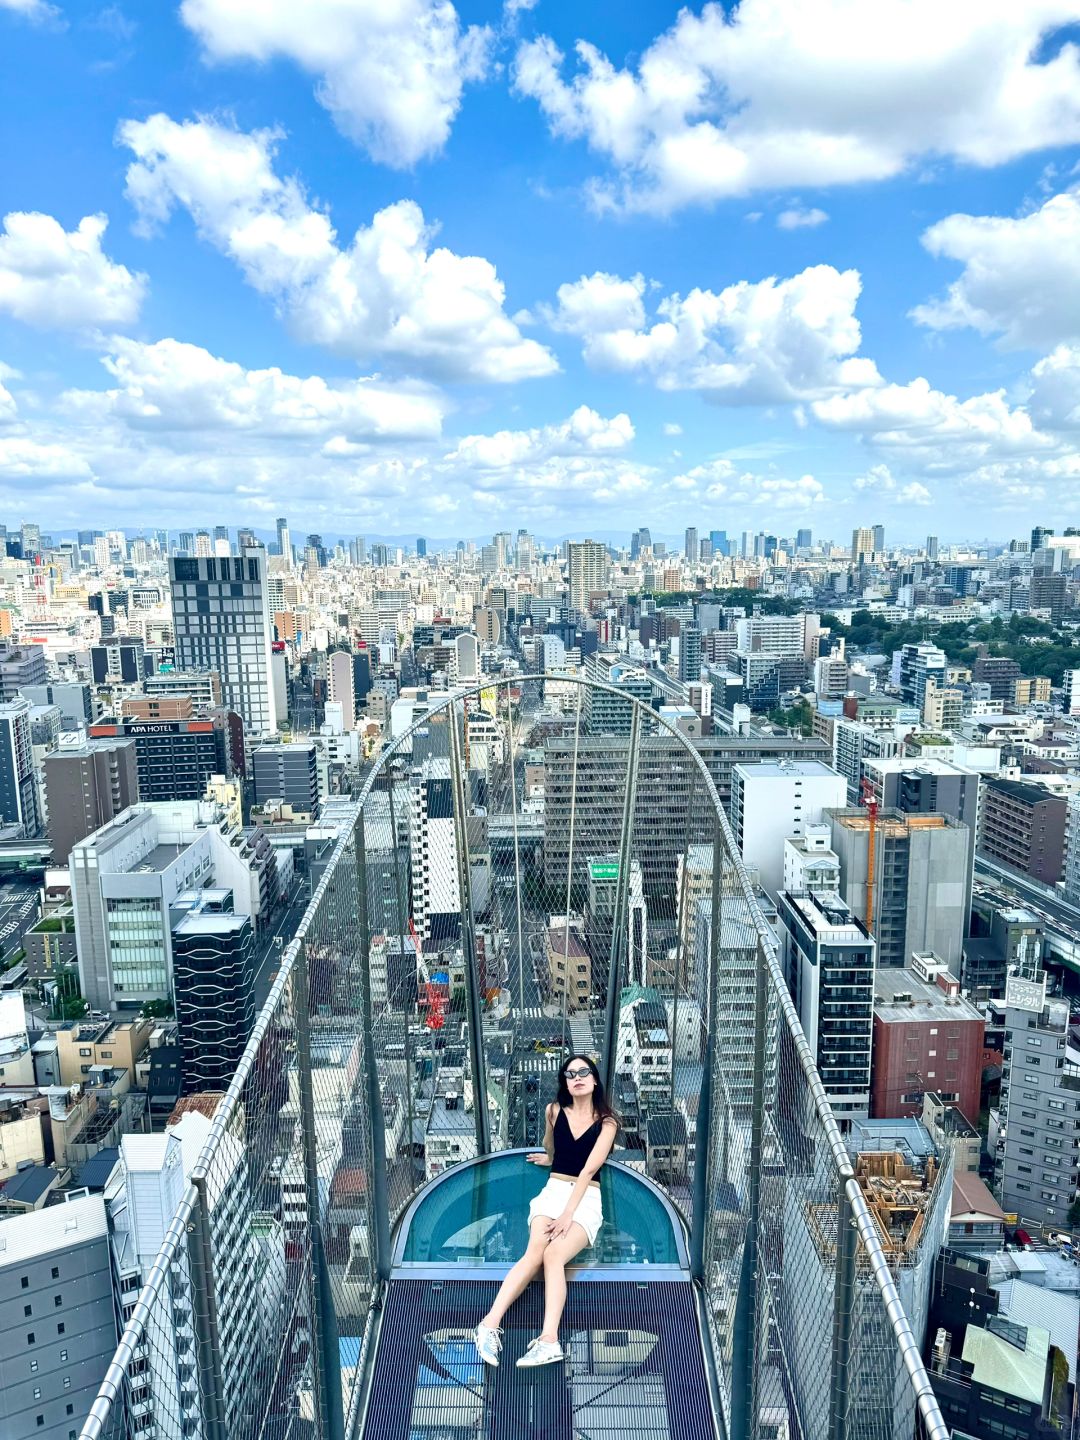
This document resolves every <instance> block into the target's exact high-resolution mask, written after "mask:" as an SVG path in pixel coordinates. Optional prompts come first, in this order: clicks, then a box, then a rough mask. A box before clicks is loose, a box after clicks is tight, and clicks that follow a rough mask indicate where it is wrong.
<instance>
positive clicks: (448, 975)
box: [82, 675, 948, 1440]
mask: <svg viewBox="0 0 1080 1440" xmlns="http://www.w3.org/2000/svg"><path fill="white" fill-rule="evenodd" d="M541 722H542V723H541ZM338 821H339V825H340V831H339V838H338V840H337V843H336V845H335V846H334V849H333V852H332V854H331V855H330V857H329V860H328V862H327V863H326V867H325V870H324V871H323V873H322V874H321V877H320V878H319V879H318V883H317V886H316V888H315V890H314V894H313V895H312V898H311V902H310V904H309V905H308V908H307V910H306V913H305V915H304V917H303V920H302V922H301V925H300V928H299V931H298V933H297V935H296V937H295V939H294V940H293V942H292V943H291V944H290V945H289V946H288V947H287V949H286V951H285V954H284V956H283V959H282V964H281V967H280V970H279V972H278V975H277V978H276V980H275V981H274V984H273V986H272V989H271V991H270V994H269V996H268V999H267V1001H266V1003H265V1005H264V1006H263V1008H262V1011H261V1012H260V1014H259V1015H258V1017H257V1020H256V1023H255V1028H254V1031H253V1033H252V1036H251V1038H250V1041H249V1043H248V1045H247V1048H246V1050H245V1052H244V1055H243V1058H242V1060H241V1063H240V1065H239V1067H238V1069H237V1072H236V1075H235V1077H234V1078H233V1081H232V1084H231V1085H230V1087H229V1090H228V1092H227V1094H226V1095H225V1097H224V1099H223V1100H222V1101H221V1102H220V1104H219V1105H218V1107H217V1109H216V1111H215V1112H214V1114H213V1118H212V1120H210V1121H209V1122H208V1123H207V1122H206V1121H203V1120H201V1118H196V1119H193V1118H192V1117H191V1116H188V1117H185V1120H184V1121H183V1122H182V1125H181V1128H182V1130H184V1134H183V1136H182V1140H183V1145H182V1147H181V1148H182V1149H186V1150H188V1152H189V1153H190V1147H191V1146H193V1145H195V1144H196V1142H198V1149H199V1153H198V1158H197V1160H196V1161H195V1163H194V1165H193V1166H190V1164H189V1153H186V1154H184V1155H183V1157H182V1163H183V1165H184V1166H185V1167H189V1175H188V1178H187V1180H186V1182H183V1183H179V1184H176V1185H174V1187H173V1192H172V1193H174V1194H175V1200H174V1203H173V1207H172V1208H173V1218H172V1221H171V1223H170V1224H169V1225H168V1226H167V1228H166V1229H165V1232H164V1234H163V1235H162V1236H161V1237H160V1240H159V1241H158V1243H157V1244H156V1245H154V1246H153V1247H152V1248H150V1249H149V1250H147V1244H146V1240H145V1237H146V1235H147V1234H153V1233H154V1232H153V1230H152V1227H151V1226H150V1223H149V1219H148V1217H147V1215H146V1214H145V1213H144V1211H143V1208H142V1207H144V1206H145V1205H146V1204H147V1203H148V1201H147V1195H146V1190H145V1186H144V1185H141V1184H140V1180H141V1178H142V1177H140V1176H136V1175H135V1173H134V1172H135V1169H136V1168H137V1164H138V1163H140V1162H139V1161H138V1157H137V1156H136V1155H135V1154H134V1152H132V1154H131V1155H129V1154H128V1153H127V1151H126V1149H125V1151H124V1152H122V1156H121V1162H120V1165H119V1166H118V1168H117V1171H116V1172H115V1173H114V1176H113V1179H112V1181H111V1182H110V1187H109V1191H108V1192H107V1200H108V1205H109V1209H110V1215H111V1223H112V1229H113V1236H114V1252H115V1256H116V1269H117V1279H118V1283H123V1278H122V1277H125V1276H126V1277H127V1284H128V1286H129V1287H130V1285H131V1284H132V1277H133V1276H134V1277H135V1278H136V1279H137V1280H138V1281H139V1282H141V1290H140V1293H139V1295H138V1300H137V1302H136V1303H135V1305H134V1307H133V1308H132V1309H131V1311H130V1313H127V1312H126V1311H125V1312H121V1320H122V1335H121V1339H120V1343H119V1346H118V1348H117V1351H116V1355H115V1358H114V1361H113V1363H112V1365H111V1366H110V1369H109V1371H108V1374H107V1375H106V1377H105V1380H104V1383H103V1384H102V1387H101V1391H100V1394H99V1396H98V1398H97V1400H96V1402H95V1404H94V1406H93V1408H92V1410H91V1412H90V1415H89V1417H88V1418H87V1420H86V1422H85V1424H84V1426H83V1430H82V1440H104V1437H107V1440H113V1437H116V1440H119V1437H125V1440H127V1437H133V1440H137V1437H143V1436H145V1437H148V1440H172V1437H178V1440H179V1437H185V1436H199V1437H206V1440H289V1437H291V1436H293V1435H296V1436H300V1435H301V1434H304V1435H305V1436H306V1435H309V1434H310V1433H312V1427H314V1433H316V1434H319V1435H323V1436H327V1437H335V1440H344V1437H346V1436H348V1437H349V1440H353V1436H354V1435H355V1433H356V1428H357V1423H358V1420H359V1417H360V1415H361V1412H362V1408H363V1397H364V1385H365V1377H366V1371H367V1366H368V1362H369V1360H370V1358H371V1347H372V1343H373V1342H372V1335H373V1330H374V1327H373V1325H372V1317H373V1314H374V1310H375V1307H376V1306H377V1305H378V1302H379V1298H380V1295H381V1292H382V1287H383V1285H384V1283H385V1281H386V1278H387V1276H388V1273H389V1267H390V1248H389V1241H390V1231H391V1228H392V1226H393V1225H394V1223H395V1221H396V1219H397V1218H398V1217H399V1216H400V1215H401V1213H402V1211H403V1210H404V1209H405V1207H406V1206H407V1205H408V1203H409V1202H410V1200H411V1199H412V1198H413V1197H414V1196H415V1194H416V1193H417V1191H418V1190H419V1189H420V1188H421V1187H422V1186H423V1185H424V1183H425V1182H426V1180H427V1179H428V1178H429V1177H431V1176H432V1175H434V1174H436V1173H439V1172H440V1171H441V1170H442V1169H444V1168H446V1167H447V1166H449V1165H452V1164H454V1163H456V1162H458V1161H461V1160H466V1159H469V1158H471V1157H472V1156H475V1155H477V1154H482V1153H485V1152H486V1151H489V1150H494V1149H499V1148H504V1147H513V1146H520V1145H531V1144H536V1143H538V1141H539V1139H540V1138H541V1126H542V1117H543V1113H544V1102H545V1101H546V1100H548V1099H551V1098H553V1097H554V1088H553V1087H554V1079H555V1072H556V1069H557V1066H558V1063H559V1062H560V1061H561V1059H562V1058H564V1056H565V1055H566V1054H567V1053H568V1052H574V1053H576V1052H577V1051H579V1050H584V1051H586V1052H588V1053H591V1054H595V1055H596V1056H597V1058H598V1060H599V1061H600V1063H601V1067H602V1071H603V1073H604V1074H605V1076H606V1078H607V1079H608V1081H609V1082H610V1085H611V1088H612V1091H613V1098H614V1100H615V1103H616V1106H617V1107H619V1108H620V1109H621V1111H622V1120H623V1142H622V1143H624V1144H625V1146H626V1149H627V1154H626V1156H625V1157H624V1158H625V1159H628V1160H629V1161H630V1162H631V1163H636V1164H639V1165H641V1166H643V1167H644V1168H645V1169H646V1170H647V1171H648V1173H650V1174H651V1175H652V1176H653V1178H654V1179H657V1180H658V1181H659V1182H660V1183H661V1184H663V1185H664V1187H665V1189H666V1190H667V1192H668V1194H669V1196H670V1197H671V1199H672V1201H673V1202H674V1203H675V1205H676V1206H677V1207H678V1208H679V1209H680V1210H681V1211H682V1213H683V1214H684V1215H685V1216H686V1218H687V1221H688V1224H689V1230H690V1255H691V1265H692V1269H693V1271H694V1273H695V1276H696V1278H697V1280H698V1282H699V1286H700V1292H701V1295H702V1299H703V1309H704V1312H705V1315H706V1317H707V1319H706V1331H707V1339H708V1341H709V1344H710V1345H711V1350H712V1355H713V1359H714V1362H715V1371H716V1395H717V1398H718V1408H719V1410H720V1412H721V1414H720V1416H719V1417H718V1420H719V1421H720V1422H721V1423H722V1426H723V1430H724V1432H725V1434H727V1435H729V1436H731V1437H737V1440H743V1437H751V1436H753V1437H758V1436H762V1437H764V1436H769V1437H772V1440H789V1437H796V1436H798V1437H805V1440H845V1437H856V1436H859V1437H861V1436H867V1437H871V1436H872V1437H875V1440H876V1437H882V1440H885V1437H888V1440H909V1437H910V1436H911V1435H912V1434H914V1433H915V1432H916V1431H918V1433H920V1434H922V1435H925V1436H926V1437H928V1440H946V1437H947V1435H948V1430H947V1427H946V1426H945V1425H944V1423H943V1421H942V1418H941V1414H940V1411H939V1409H938V1406H937V1404H936V1401H935V1399H934V1396H933V1393H932V1391H931V1388H930V1384H929V1380H928V1378H927V1374H926V1371H925V1369H924V1367H923V1364H922V1361H921V1358H920V1350H921V1341H922V1336H921V1335H919V1334H917V1333H916V1332H915V1331H914V1330H913V1328H912V1324H911V1322H910V1321H909V1319H908V1316H907V1313H906V1308H905V1300H907V1301H908V1302H909V1303H910V1304H911V1307H912V1309H913V1311H914V1312H915V1313H916V1314H925V1305H924V1304H923V1303H922V1301H923V1287H924V1284H925V1286H926V1287H928V1286H929V1279H930V1271H931V1269H932V1263H933V1258H934V1253H936V1249H937V1242H936V1241H935V1238H934V1237H935V1235H937V1234H938V1233H939V1232H940V1231H942V1230H943V1227H944V1210H943V1196H944V1194H945V1190H946V1178H945V1177H946V1176H947V1173H948V1167H947V1165H946V1166H945V1167H944V1168H943V1170H942V1172H941V1174H940V1175H939V1176H938V1177H937V1180H936V1182H935V1183H930V1181H929V1180H928V1182H927V1187H926V1188H927V1194H926V1199H925V1215H924V1217H923V1223H922V1235H923V1237H924V1239H923V1242H922V1244H921V1245H920V1246H916V1247H911V1248H907V1249H905V1248H904V1246H903V1245H899V1246H897V1245H895V1244H894V1243H893V1241H892V1238H891V1237H889V1236H887V1235H886V1234H884V1233H883V1231H882V1228H881V1226H880V1224H879V1220H878V1219H877V1218H876V1216H875V1213H874V1211H873V1209H872V1206H871V1204H870V1203H868V1200H867V1189H866V1185H865V1183H864V1181H863V1179H862V1177H860V1176H859V1175H858V1174H857V1173H856V1167H855V1165H854V1163H853V1160H852V1157H851V1156H850V1154H849V1152H848V1149H847V1146H846V1144H845V1141H844V1137H843V1135H842V1134H841V1133H840V1130H839V1127H838V1125H837V1123H836V1120H835V1118H834V1116H833V1114H832V1111H831V1109H830V1106H829V1103H828V1098H827V1095H826V1092H825V1089H824V1087H823V1085H822V1082H821V1078H820V1076H819V1074H818V1072H817V1068H816V1066H815V1064H814V1060H813V1055H812V1053H811V1051H810V1048H809V1046H808V1044H807V1042H806V1039H805V1037H804V1035H803V1033H802V1029H801V1027H800V1025H799V1021H798V1016H797V1012H796V1010H795V1007H794V1004H793V1002H792V1000H791V997H790V995H789V993H788V988H787V985H786V983H785V980H784V976H783V973H782V968H781V960H780V956H779V954H778V949H777V941H776V937H775V935H774V933H773V931H772V929H771V928H770V926H769V925H768V923H767V922H766V920H765V918H764V915H763V914H762V911H761V907H760V905H759V903H758V901H757V899H756V898H755V893H754V890H753V886H752V885H751V882H750V879H749V877H748V875H747V873H746V871H745V869H744V867H743V864H742V861H741V859H740V857H739V855H738V852H737V849H736V846H735V843H734V840H733V838H732V834H731V830H730V827H729V824H728V821H727V818H726V816H725V814H724V811H723V809H722V807H721V805H720V803H719V801H718V799H717V795H716V791H715V788H714V786H713V783H712V781H711V779H710V776H709V773H708V770H707V769H706V766H705V765H704V763H703V761H702V758H701V756H700V755H699V754H698V753H697V751H696V750H695V749H694V746H693V744H692V743H691V742H690V741H689V740H688V739H687V738H686V737H685V736H684V735H682V734H681V733H679V732H678V731H677V730H675V729H673V728H672V727H671V726H669V725H668V724H667V723H666V722H665V721H662V720H660V719H659V717H658V716H657V715H656V714H655V713H654V712H653V711H651V710H649V709H648V708H647V707H645V706H644V705H642V704H641V703H640V702H638V701H636V700H632V699H630V698H629V697H628V696H627V695H626V694H625V693H624V692H621V691H619V690H618V689H617V688H612V687H609V686H603V685H594V684H591V683H589V682H585V681H583V680H581V679H579V678H577V677H574V676H561V675H555V676H550V675H549V676H532V677H525V678H523V679H520V680H514V681H512V682H505V681H500V682H499V683H498V684H497V685H491V686H484V687H477V688H476V689H475V690H472V691H470V692H468V693H466V694H461V693H458V694H453V695H448V696H447V698H446V700H445V701H444V702H443V704H442V705H441V706H440V707H439V708H437V709H435V710H433V711H432V712H431V713H429V714H427V715H426V716H425V717H424V718H423V720H422V721H420V722H418V723H417V724H416V725H414V726H413V727H411V729H410V730H409V731H407V732H406V733H405V734H404V735H402V736H400V737H398V738H397V739H395V740H394V741H393V743H392V744H391V745H389V746H388V748H387V749H386V750H385V751H384V752H383V754H382V756H381V757H380V759H379V762H378V764H377V766H376V767H375V769H374V771H373V772H372V774H371V775H370V776H369V778H368V780H367V782H366V784H365V786H364V789H363V792H362V794H361V796H360V798H359V800H358V801H357V802H356V803H355V804H353V805H351V806H349V807H348V808H347V809H346V808H344V807H342V808H341V809H340V810H339V812H338ZM538 837H540V838H538ZM177 1133H179V1132H177ZM163 1163H164V1161H163ZM164 1174H165V1171H164V1169H163V1171H162V1175H164ZM161 1183H162V1186H163V1192H164V1187H165V1181H164V1180H162V1182H161ZM118 1293H124V1292H123V1291H120V1290H119V1289H118ZM127 1293H129V1294H130V1293H132V1292H131V1290H130V1289H129V1290H128V1292H127ZM178 1296H186V1297H187V1298H186V1299H184V1300H183V1301H182V1304H181V1305H180V1309H179V1312H178V1310H177V1303H176V1302H177V1297H178ZM178 1314H179V1317H180V1318H179V1319H178Z"/></svg>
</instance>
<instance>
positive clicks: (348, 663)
mask: <svg viewBox="0 0 1080 1440" xmlns="http://www.w3.org/2000/svg"><path fill="white" fill-rule="evenodd" d="M326 676H327V687H326V688H327V695H328V698H329V700H330V702H331V704H333V705H340V706H341V723H342V725H343V726H344V727H345V729H346V730H351V729H353V727H354V726H355V724H356V689H355V681H354V676H353V655H352V652H351V651H350V650H335V651H334V652H333V653H332V654H331V655H330V656H329V657H328V659H327V662H326Z"/></svg>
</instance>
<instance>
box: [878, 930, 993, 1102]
mask: <svg viewBox="0 0 1080 1440" xmlns="http://www.w3.org/2000/svg"><path fill="white" fill-rule="evenodd" d="M876 989H877V993H876V995H875V999H874V1063H873V1078H872V1081H871V1091H872V1094H871V1102H870V1103H871V1109H870V1113H871V1114H872V1115H873V1116H874V1118H875V1119H881V1120H895V1119H899V1118H901V1117H904V1116H916V1115H921V1114H922V1109H923V1097H924V1096H925V1095H928V1094H936V1095H938V1096H940V1097H941V1098H942V1099H943V1100H946V1101H947V1102H948V1103H950V1104H953V1105H955V1106H956V1107H957V1109H958V1110H959V1111H960V1113H961V1114H962V1115H963V1116H964V1117H965V1119H967V1120H968V1121H969V1122H970V1123H971V1124H972V1125H976V1126H977V1125H978V1123H979V1103H980V1101H979V1097H980V1093H981V1090H982V1067H983V1033H984V1031H985V1029H986V1022H985V1020H984V1018H983V1015H982V1013H981V1011H979V1010H977V1009H976V1008H975V1006H974V1005H972V1004H971V1002H970V1001H969V1000H965V999H964V998H963V996H962V995H961V994H960V982H959V980H957V978H956V976H955V975H953V974H951V973H950V971H949V968H948V966H947V965H945V964H943V963H942V962H941V961H940V960H938V958H937V956H936V955H913V956H912V957H911V960H910V961H909V963H908V964H907V966H905V968H904V969H903V970H881V971H880V972H879V974H878V984H877V987H876Z"/></svg>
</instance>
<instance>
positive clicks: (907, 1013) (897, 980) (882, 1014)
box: [874, 966, 982, 1025]
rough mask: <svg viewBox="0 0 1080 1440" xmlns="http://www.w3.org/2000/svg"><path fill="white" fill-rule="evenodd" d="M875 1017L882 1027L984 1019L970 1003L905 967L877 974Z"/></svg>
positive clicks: (883, 970)
mask: <svg viewBox="0 0 1080 1440" xmlns="http://www.w3.org/2000/svg"><path fill="white" fill-rule="evenodd" d="M901 996H902V997H904V998H902V999H901V998H900V997H901ZM874 1018H875V1020H880V1021H881V1022H882V1024H883V1025H895V1024H898V1023H906V1024H908V1025H910V1024H911V1023H912V1022H913V1021H916V1020H954V1021H955V1020H981V1019H982V1015H981V1013H980V1012H979V1011H978V1010H976V1008H975V1006H974V1005H972V1003H971V1001H970V1000H965V999H964V997H963V996H962V995H946V993H945V991H944V990H942V989H941V987H940V986H938V985H934V984H932V983H931V982H929V981H927V980H921V979H920V978H919V976H918V975H916V974H915V972H914V971H913V970H911V969H910V968H908V967H906V966H905V968H904V969H903V970H896V969H880V970H878V971H877V973H876V974H875V976H874Z"/></svg>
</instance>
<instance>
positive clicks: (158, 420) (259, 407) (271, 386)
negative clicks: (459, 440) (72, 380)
mask: <svg viewBox="0 0 1080 1440" xmlns="http://www.w3.org/2000/svg"><path fill="white" fill-rule="evenodd" d="M103 363H104V365H105V368H106V369H107V370H108V372H109V374H110V375H111V376H112V377H113V378H114V379H115V380H116V382H117V385H116V388H115V389H110V390H104V391H101V390H71V391H68V392H67V394H66V395H64V396H63V397H62V399H63V403H64V405H65V406H66V408H67V409H68V410H69V411H71V412H72V413H74V414H77V415H79V416H81V417H82V418H84V419H88V420H89V419H92V418H93V417H100V418H101V419H105V418H111V419H115V420H118V421H121V422H123V423H124V424H125V425H128V426H130V427H131V428H132V429H135V430H150V431H157V432H160V433H164V432H174V433H176V432H187V433H188V434H190V435H192V436H196V437H198V436H202V435H206V434H210V433H212V432H215V431H223V430H224V431H234V432H237V433H239V434H247V435H252V436H263V437H279V438H286V437H297V438H317V437H320V436H327V437H338V438H340V439H341V440H342V441H343V442H357V441H368V442H375V441H381V440H428V439H436V438H438V436H439V434H440V431H441V429H442V417H443V409H444V406H443V402H442V400H441V397H439V395H438V393H437V392H434V391H431V390H428V389H422V388H420V387H418V386H411V387H406V386H400V385H392V384H387V383H384V382H382V381H379V380H377V379H376V380H348V381H344V382H340V383H337V384H332V383H330V382H328V381H326V380H324V379H323V378H322V377H321V376H319V375H311V376H307V377H305V378H301V377H299V376H296V375H286V374H284V373H283V372H282V371H281V370H279V369H277V368H276V367H274V368H271V369H267V370H246V369H245V368H244V367H243V366H242V365H237V364H236V363H235V362H233V361H228V360H222V359H219V358H218V357H217V356H215V355H211V354H210V352H209V351H208V350H204V349H202V348H201V347H199V346H198V345H186V344H183V343H181V342H180V341H178V340H159V341H157V343H156V344H152V345H146V344H142V343H140V342H138V341H135V340H120V339H117V340H115V341H114V342H113V346H112V350H111V351H110V353H109V354H108V355H106V356H105V357H104V361H103ZM197 443H202V442H201V441H197Z"/></svg>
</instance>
